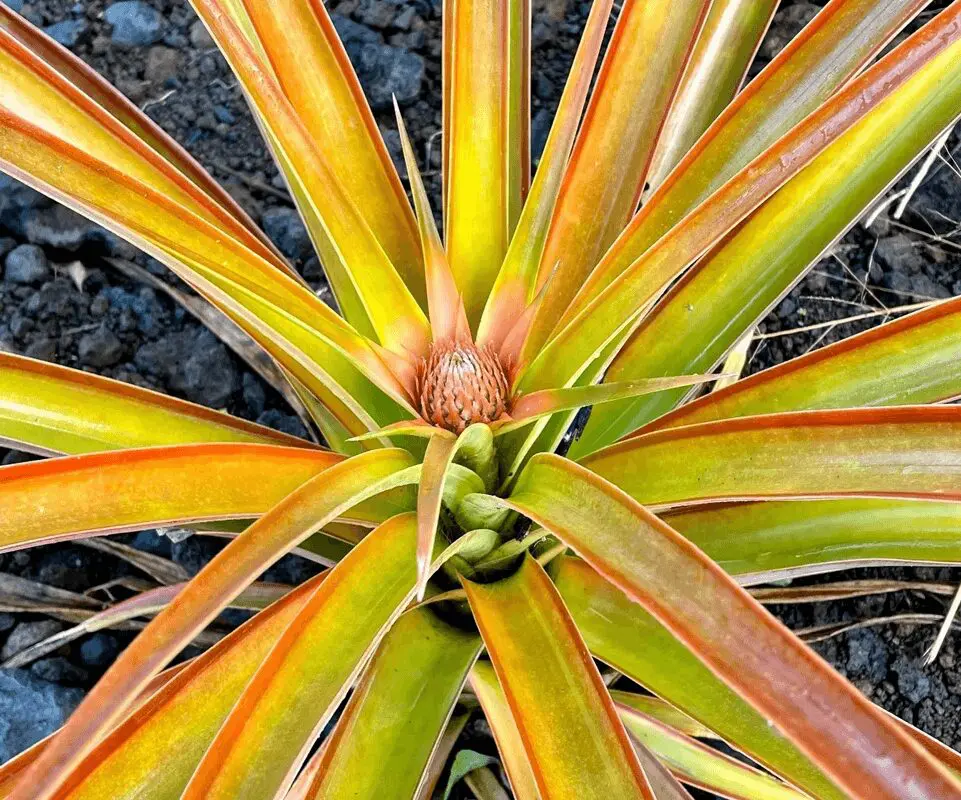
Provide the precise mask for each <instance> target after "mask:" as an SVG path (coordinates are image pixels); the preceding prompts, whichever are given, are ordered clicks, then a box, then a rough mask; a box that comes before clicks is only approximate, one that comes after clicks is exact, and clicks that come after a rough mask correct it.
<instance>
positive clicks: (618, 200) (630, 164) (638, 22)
mask: <svg viewBox="0 0 961 800" xmlns="http://www.w3.org/2000/svg"><path fill="white" fill-rule="evenodd" d="M710 6H711V3H710V2H705V0H690V2H685V3H676V2H672V0H628V2H626V3H624V5H623V7H622V9H621V12H620V15H619V16H618V19H617V25H616V27H615V28H614V33H613V34H612V36H611V41H610V44H608V46H607V51H606V53H605V55H604V61H603V63H602V64H601V69H600V72H599V73H598V75H597V79H596V81H595V84H594V91H593V94H592V95H591V101H590V103H589V104H588V107H587V111H586V113H585V114H584V119H583V121H582V122H581V129H580V131H579V132H578V135H577V141H576V143H575V145H574V150H573V152H572V153H571V157H570V162H569V163H568V165H567V171H566V173H565V175H564V182H563V184H562V185H561V187H560V191H559V193H558V197H557V203H556V206H555V208H554V216H553V221H552V224H551V227H550V230H549V231H548V234H547V241H546V242H545V244H544V252H543V253H542V255H541V260H540V266H539V269H538V273H537V284H536V287H537V289H540V288H542V287H546V288H545V293H544V297H543V299H542V300H541V302H540V305H539V306H538V309H537V313H536V314H535V317H534V322H533V325H532V327H531V332H530V334H529V335H528V338H527V342H526V343H525V351H524V352H525V353H526V355H527V356H528V357H529V356H530V354H532V353H536V352H538V350H539V349H540V347H541V346H542V345H543V343H544V342H545V341H546V340H547V337H548V334H550V332H551V330H553V328H554V326H555V325H556V324H557V321H558V319H559V318H560V316H561V314H562V313H563V312H564V309H565V308H567V306H568V304H569V303H570V302H571V300H572V299H573V297H574V295H575V293H576V292H577V290H578V289H579V288H580V287H581V286H582V285H583V283H584V279H585V278H586V277H587V276H588V275H589V274H590V272H591V270H592V269H593V268H594V265H595V264H597V262H598V261H599V260H600V259H601V256H603V255H604V252H605V251H606V250H607V248H608V247H610V245H611V243H612V242H613V241H614V240H615V239H616V238H617V236H618V234H619V233H620V232H621V231H622V230H623V229H624V226H625V225H626V224H627V223H628V221H629V220H630V219H631V216H632V215H633V214H634V212H635V211H636V210H637V206H638V203H639V202H640V199H641V192H642V191H643V189H644V180H645V176H646V175H647V172H648V167H649V166H650V162H651V158H652V157H653V155H654V147H655V145H656V144H657V136H658V134H659V132H660V130H661V126H662V125H663V123H664V118H665V117H666V115H667V113H668V110H669V109H670V104H671V100H672V98H673V97H674V93H675V91H676V89H677V86H678V84H679V82H680V80H681V75H682V74H683V72H684V68H685V66H686V65H687V63H688V60H689V59H690V57H691V51H692V49H693V48H694V44H695V41H696V38H697V35H698V33H699V31H700V30H701V27H702V26H703V24H704V21H705V19H706V17H707V12H708V10H709V9H710ZM598 165H604V169H603V170H600V171H599V170H598ZM540 388H546V387H540Z"/></svg>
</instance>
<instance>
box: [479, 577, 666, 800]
mask: <svg viewBox="0 0 961 800" xmlns="http://www.w3.org/2000/svg"><path fill="white" fill-rule="evenodd" d="M462 582H463V584H464V590H465V591H466V592H467V600H468V602H469V603H470V607H471V611H472V612H473V613H474V619H475V620H476V622H477V627H478V629H479V630H480V633H481V637H482V638H483V640H484V644H485V645H486V647H487V652H488V653H489V654H490V657H491V660H492V661H493V664H494V670H495V671H496V673H497V677H498V679H499V680H500V683H501V686H503V688H504V693H505V695H506V696H507V701H508V703H509V705H510V709H511V713H512V715H513V717H514V721H515V723H516V724H517V727H518V730H519V732H520V736H521V740H522V741H523V743H524V748H525V750H526V752H527V757H528V761H529V763H530V765H531V768H532V769H533V772H534V779H535V781H536V782H537V787H538V789H539V790H540V792H541V796H542V797H544V798H571V799H572V800H573V798H584V799H586V798H608V799H609V798H612V797H618V798H621V797H623V798H633V797H643V798H647V800H653V795H652V794H651V791H650V787H649V786H648V784H647V780H646V778H645V777H644V773H643V771H642V770H641V767H640V764H638V762H637V758H636V756H635V755H634V752H633V749H632V748H631V745H630V742H629V741H628V739H627V734H626V733H625V732H624V727H623V725H622V724H621V722H620V720H619V719H618V718H617V714H616V712H615V710H614V705H613V703H612V702H611V698H610V696H609V695H608V694H607V688H606V687H605V686H604V683H603V681H601V676H600V674H599V673H598V672H597V667H596V666H594V663H593V661H591V658H590V655H589V654H588V652H587V648H586V647H585V646H584V642H583V641H582V640H581V637H580V635H579V634H578V633H577V629H576V628H575V627H574V624H573V621H572V620H571V618H570V615H569V614H568V613H567V610H566V609H565V608H564V603H563V601H562V600H561V598H560V596H559V595H558V594H557V591H556V590H555V589H554V586H553V584H552V583H551V581H550V579H549V578H548V577H547V574H546V573H545V572H544V570H543V568H542V567H541V566H540V565H539V564H538V563H537V562H536V561H534V560H533V559H531V558H527V559H526V560H525V561H524V563H523V565H522V566H521V568H520V570H519V571H518V572H516V573H515V574H514V575H513V576H511V577H509V578H505V579H503V580H501V581H499V582H497V583H493V584H479V583H472V582H470V581H467V580H463V579H462Z"/></svg>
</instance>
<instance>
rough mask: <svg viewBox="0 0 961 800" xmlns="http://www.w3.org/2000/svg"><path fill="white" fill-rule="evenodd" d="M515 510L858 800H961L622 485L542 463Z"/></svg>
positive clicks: (881, 718) (934, 766)
mask: <svg viewBox="0 0 961 800" xmlns="http://www.w3.org/2000/svg"><path fill="white" fill-rule="evenodd" d="M507 502H508V503H509V505H510V507H512V508H514V509H515V510H517V511H520V512H521V513H524V514H526V515H527V516H529V517H531V518H532V519H534V521H536V522H537V523H538V524H540V525H542V526H544V527H545V528H547V529H549V530H551V531H552V532H553V533H554V534H555V535H557V536H558V538H560V539H561V540H562V541H564V542H565V543H566V544H568V545H569V546H571V547H573V548H574V550H575V551H577V552H578V553H579V554H580V555H581V556H582V557H583V558H585V559H586V560H587V561H588V563H590V564H591V566H593V567H594V568H595V569H596V570H598V572H600V574H601V575H602V576H604V577H605V578H606V579H607V580H609V581H611V582H612V583H613V584H614V585H615V586H617V587H618V588H619V589H621V591H623V592H625V593H626V594H627V595H628V596H629V597H630V598H631V599H633V600H634V601H635V602H638V603H640V604H641V605H642V606H643V607H644V608H645V609H646V610H647V611H649V612H650V613H651V614H652V615H654V616H655V617H656V618H657V619H658V621H660V622H661V623H662V624H663V625H664V626H665V627H667V628H668V629H669V630H670V631H671V633H673V634H674V635H675V636H676V637H677V638H678V639H679V640H680V641H681V642H682V643H683V644H684V645H686V646H687V647H688V648H690V649H691V651H692V652H693V653H694V654H695V655H696V656H697V657H698V658H699V659H700V660H701V661H702V662H703V663H704V664H705V665H707V666H708V667H709V668H710V669H711V671H713V672H714V673H715V674H717V675H718V677H720V678H721V679H722V680H723V681H724V682H725V683H727V684H728V686H730V687H731V688H732V689H734V690H735V691H736V692H737V693H738V694H740V695H741V696H742V697H744V699H745V700H747V701H748V702H749V703H750V704H751V705H752V706H754V708H756V709H757V710H758V711H760V712H761V713H762V714H763V715H764V716H765V717H766V718H767V719H769V720H771V721H772V722H773V724H774V725H776V726H777V727H778V728H779V729H780V730H781V731H782V732H784V734H785V736H787V737H788V738H790V739H791V741H793V742H794V743H795V745H796V746H797V747H798V748H799V749H800V750H801V751H802V752H805V753H807V754H808V755H809V756H810V757H811V758H812V759H813V760H815V762H816V763H818V764H819V765H820V766H821V767H822V769H824V771H825V772H826V773H827V774H828V775H830V776H831V778H832V779H833V780H834V781H835V782H836V783H837V784H838V785H839V786H840V787H841V788H843V789H845V790H846V791H847V792H849V793H850V794H851V796H852V797H855V798H876V799H877V800H880V799H881V798H890V799H891V800H903V798H905V797H911V796H916V797H938V798H942V797H943V798H961V783H958V782H957V781H956V780H955V779H954V778H953V777H952V776H951V774H950V773H949V772H948V771H947V770H946V769H945V768H944V767H943V766H942V765H941V764H940V763H939V762H937V761H936V760H935V759H933V758H932V757H931V756H930V755H929V753H928V752H927V751H926V750H925V749H924V748H922V747H921V746H920V745H918V744H917V743H916V742H915V740H914V739H913V738H911V737H909V736H908V735H906V734H905V733H904V732H903V731H902V730H901V728H900V727H899V726H897V725H896V724H895V723H893V722H891V721H890V719H889V718H887V717H886V716H885V715H883V714H882V713H881V712H880V711H879V710H878V709H877V708H876V707H875V706H874V705H873V704H872V703H871V702H870V701H868V700H867V699H866V698H865V697H864V696H863V695H861V694H860V693H859V692H858V691H857V690H856V689H855V688H854V687H853V686H851V685H850V684H849V683H847V682H846V681H845V680H844V679H843V678H841V677H840V676H839V675H838V674H837V673H836V672H834V671H833V670H832V669H831V667H830V666H829V665H827V664H826V663H825V662H824V661H822V660H821V659H820V658H819V657H818V656H817V655H815V653H814V652H813V651H812V650H810V649H809V648H807V647H806V646H805V645H804V644H802V643H801V641H800V640H799V639H797V638H796V637H795V636H794V635H793V634H792V633H791V632H790V631H789V630H787V628H785V627H784V626H783V625H781V624H780V623H779V622H778V621H777V620H776V619H774V617H772V616H771V615H770V614H769V613H768V612H767V611H765V610H764V608H763V607H762V606H761V605H760V604H759V603H757V601H755V600H754V599H753V598H752V597H751V596H750V595H749V594H748V593H747V592H746V591H745V590H744V589H742V588H741V587H739V586H738V585H737V584H736V583H735V582H734V581H733V580H732V579H731V578H730V577H729V576H728V575H727V574H726V573H725V572H724V571H723V570H721V569H720V567H718V566H717V565H716V564H714V562H712V561H711V560H710V559H709V558H708V557H707V556H706V555H704V554H703V553H702V552H701V551H700V550H698V549H697V548H696V547H694V545H692V544H691V543H690V542H688V541H687V540H686V539H684V538H683V537H682V536H681V535H680V534H678V533H677V532H676V531H674V530H673V529H672V528H671V527H670V526H668V525H667V524H666V523H664V522H662V521H661V520H659V519H658V518H657V517H655V516H654V515H653V514H651V513H650V512H649V511H648V510H647V509H645V508H644V507H643V506H641V505H640V504H639V503H637V502H635V501H634V500H632V499H631V498H630V497H628V496H627V495H626V494H624V493H623V492H621V491H620V490H618V489H617V488H616V487H614V486H612V485H611V484H610V483H607V482H606V481H604V480H603V479H601V478H599V477H598V476H596V475H594V474H592V473H591V472H589V471H588V470H586V469H584V468H583V467H580V466H578V465H576V464H574V462H572V461H568V460H567V459H563V458H560V457H559V456H553V455H539V456H537V457H535V458H534V459H532V460H531V462H530V463H529V464H528V466H527V468H526V470H525V473H524V475H522V476H521V479H520V480H519V481H518V484H517V488H516V490H515V492H514V494H513V495H512V496H511V498H510V500H509V501H507ZM799 698H803V700H802V701H801V702H799Z"/></svg>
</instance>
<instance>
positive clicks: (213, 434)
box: [0, 353, 311, 454]
mask: <svg viewBox="0 0 961 800" xmlns="http://www.w3.org/2000/svg"><path fill="white" fill-rule="evenodd" d="M0 438H2V439H3V440H6V441H8V442H10V443H11V444H12V445H13V446H14V447H21V448H22V449H26V450H31V451H34V452H39V453H44V454H47V453H70V454H76V453H91V452H96V451H98V450H114V449H119V448H126V447H150V446H153V445H164V444H170V445H172V444H190V443H194V442H196V443H200V442H251V443H263V444H271V443H272V444H282V445H287V446H299V447H308V448H309V447H311V444H310V443H309V442H305V441H303V440H302V439H297V438H295V437H293V436H288V435H287V434H284V433H279V432H278V431H275V430H272V429H271V428H265V427H263V426H262V425H255V424H253V423H251V422H247V421H246V420H243V419H239V418H238V417H232V416H230V415H229V414H222V413H220V412H218V411H211V410H210V409H208V408H204V407H203V406H198V405H195V404H193V403H188V402H186V401H183V400H177V399H176V398H174V397H170V396H168V395H165V394H161V393H159V392H152V391H150V390H149V389H142V388H140V387H139V386H133V385H131V384H127V383H121V382H120V381H114V380H110V379H109V378H101V377H100V376H98V375H92V374H91V373H89V372H81V371H80V370H73V369H68V368H66V367H60V366H57V365H55V364H49V363H47V362H46V361H35V360H33V359H30V358H23V357H21V356H16V355H13V354H11V353H0Z"/></svg>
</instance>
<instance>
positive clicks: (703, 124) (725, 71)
mask: <svg viewBox="0 0 961 800" xmlns="http://www.w3.org/2000/svg"><path fill="white" fill-rule="evenodd" d="M775 8H777V0H714V3H713V4H712V5H711V10H710V12H709V13H708V15H707V20H706V21H705V22H704V27H703V28H702V29H701V33H700V35H699V36H698V37H697V43H696V44H695V45H694V52H693V53H691V60H690V61H689V62H688V65H687V69H686V70H684V76H683V77H682V78H681V83H680V85H679V86H678V88H677V92H676V93H675V95H674V101H673V102H672V103H671V110H670V112H669V113H668V115H667V118H666V119H665V120H664V126H663V128H662V129H661V132H660V134H659V135H658V137H657V149H656V150H655V152H654V159H653V160H652V162H651V169H650V171H649V173H648V176H647V183H648V187H649V188H648V191H649V192H650V191H653V190H654V189H656V188H657V187H658V186H660V185H661V183H662V182H663V181H664V178H666V177H667V175H668V173H670V171H671V170H672V169H673V168H674V166H675V165H676V164H677V162H678V161H680V160H681V159H682V158H683V157H684V156H685V155H686V154H687V153H688V152H690V150H691V146H692V145H693V144H694V143H695V142H696V141H697V140H698V138H699V137H700V135H701V134H702V133H704V131H705V130H706V129H707V127H708V126H709V125H710V124H711V123H712V122H714V120H715V119H716V118H717V117H718V116H719V115H720V114H721V112H722V111H724V109H725V108H727V106H728V104H729V103H730V102H731V100H733V99H734V95H735V94H737V92H738V90H739V89H740V88H741V82H742V81H743V80H744V78H745V76H746V74H747V69H748V67H749V66H750V64H751V61H752V60H753V58H754V54H755V53H756V52H757V49H758V47H759V46H760V44H761V40H762V39H763V38H764V33H765V31H766V30H767V28H768V24H769V23H770V21H771V17H772V16H773V15H774V10H775Z"/></svg>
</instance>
